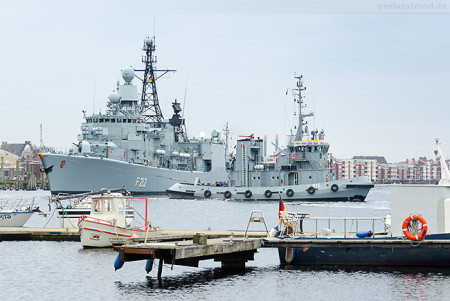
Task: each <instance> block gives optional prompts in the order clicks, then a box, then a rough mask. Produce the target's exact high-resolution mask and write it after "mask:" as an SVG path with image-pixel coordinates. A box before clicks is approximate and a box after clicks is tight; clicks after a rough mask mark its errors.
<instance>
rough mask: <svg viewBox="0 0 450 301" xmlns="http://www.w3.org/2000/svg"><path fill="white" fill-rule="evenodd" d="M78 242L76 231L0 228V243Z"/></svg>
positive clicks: (65, 229)
mask: <svg viewBox="0 0 450 301" xmlns="http://www.w3.org/2000/svg"><path fill="white" fill-rule="evenodd" d="M11 240H18V241H28V240H45V241H80V234H79V233H78V229H69V228H37V227H0V241H11Z"/></svg>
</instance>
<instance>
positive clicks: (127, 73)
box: [122, 67, 134, 83]
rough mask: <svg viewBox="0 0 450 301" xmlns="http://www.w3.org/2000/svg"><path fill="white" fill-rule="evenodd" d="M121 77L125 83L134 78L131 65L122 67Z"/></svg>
mask: <svg viewBox="0 0 450 301" xmlns="http://www.w3.org/2000/svg"><path fill="white" fill-rule="evenodd" d="M122 78H123V80H124V81H125V82H126V83H130V82H131V81H132V80H133V78H134V69H133V68H132V67H125V68H123V70H122Z"/></svg>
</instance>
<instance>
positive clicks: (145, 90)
mask: <svg viewBox="0 0 450 301" xmlns="http://www.w3.org/2000/svg"><path fill="white" fill-rule="evenodd" d="M142 50H143V51H145V56H144V57H143V58H142V62H143V63H144V64H145V69H144V70H136V71H143V72H144V78H142V94H141V114H142V116H143V118H144V122H148V121H151V122H157V123H161V122H162V121H163V119H164V117H163V114H162V111H161V108H160V106H159V99H158V93H157V92H156V80H157V79H159V78H160V77H161V76H163V75H164V74H166V73H168V72H175V71H176V70H156V69H154V64H155V63H156V57H155V56H154V52H155V37H153V38H148V37H147V38H146V39H145V40H144V48H143V49H142ZM155 72H163V73H162V74H161V75H160V76H158V77H156V74H155Z"/></svg>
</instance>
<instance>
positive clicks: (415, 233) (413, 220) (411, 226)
mask: <svg viewBox="0 0 450 301" xmlns="http://www.w3.org/2000/svg"><path fill="white" fill-rule="evenodd" d="M419 223H420V224H419ZM402 231H403V234H404V235H405V236H406V237H407V238H409V239H411V240H423V239H424V238H425V235H427V231H428V225H427V221H426V220H425V219H424V218H423V216H422V215H419V214H411V215H410V216H408V217H407V218H406V219H405V221H404V222H403V225H402Z"/></svg>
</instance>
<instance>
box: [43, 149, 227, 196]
mask: <svg viewBox="0 0 450 301" xmlns="http://www.w3.org/2000/svg"><path fill="white" fill-rule="evenodd" d="M41 161H42V165H43V169H44V170H45V172H46V174H47V177H48V181H49V184H50V190H51V192H52V194H58V193H82V192H88V191H96V190H100V189H102V188H112V187H123V186H125V187H126V189H127V190H128V191H129V192H131V193H133V194H141V195H148V194H157V193H164V194H165V193H166V189H168V188H169V187H170V186H172V185H173V184H175V183H177V182H180V181H186V182H190V181H192V182H194V180H195V178H199V179H201V181H202V182H203V183H214V182H215V181H220V180H222V181H225V180H226V179H227V174H226V171H225V168H220V167H218V168H216V169H214V168H213V169H212V170H211V171H209V172H199V171H182V170H172V169H168V168H157V167H153V166H146V165H142V164H133V163H127V162H122V161H119V160H113V159H108V158H100V157H89V156H73V155H63V154H42V155H41Z"/></svg>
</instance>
